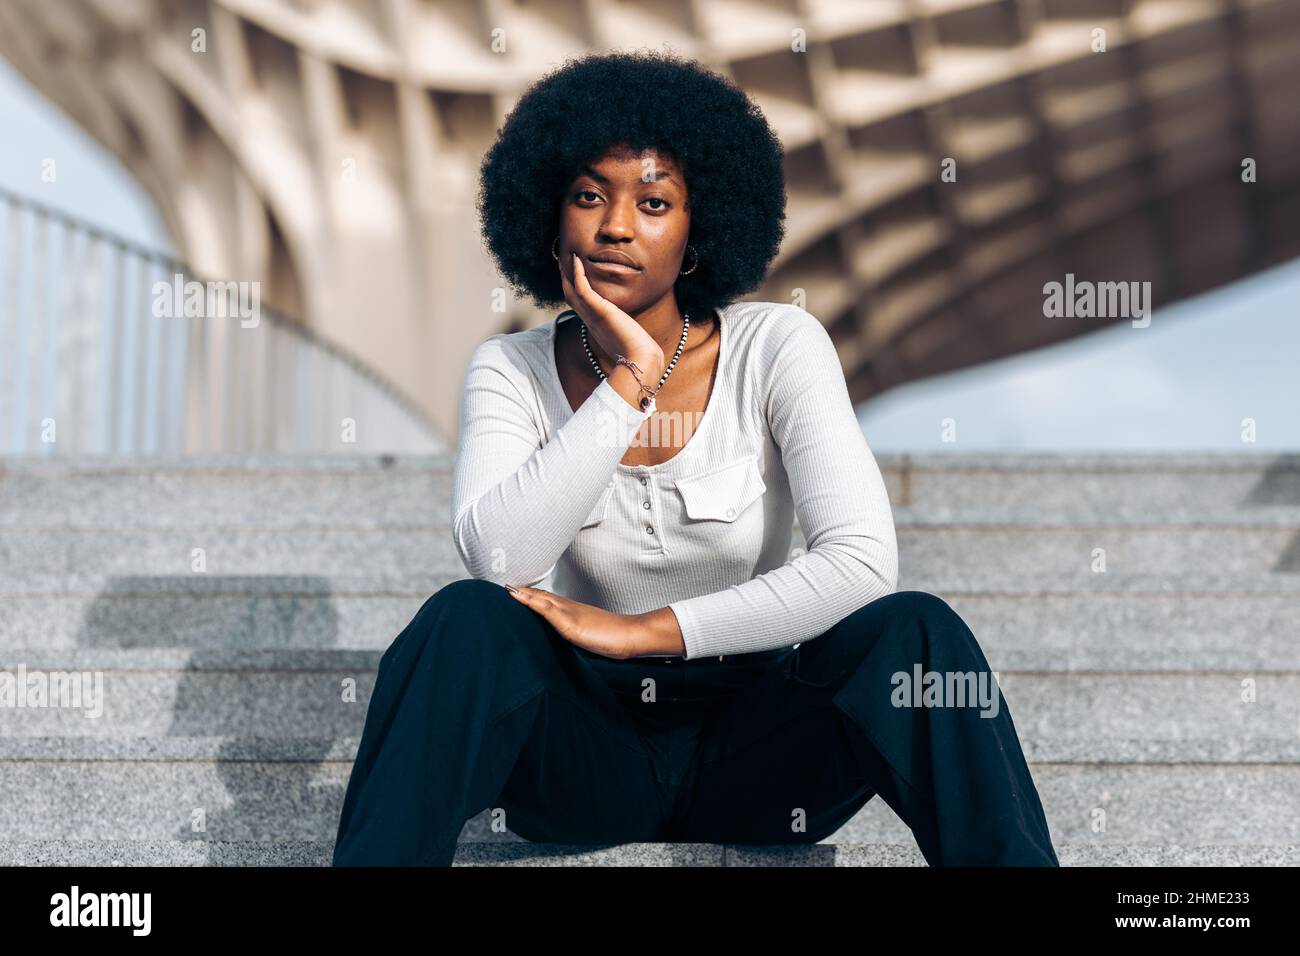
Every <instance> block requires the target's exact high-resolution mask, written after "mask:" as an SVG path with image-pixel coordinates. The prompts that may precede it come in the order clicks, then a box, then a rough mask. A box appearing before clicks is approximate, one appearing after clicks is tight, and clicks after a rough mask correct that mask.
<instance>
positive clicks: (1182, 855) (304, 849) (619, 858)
mask: <svg viewBox="0 0 1300 956" xmlns="http://www.w3.org/2000/svg"><path fill="white" fill-rule="evenodd" d="M333 852H334V847H333V843H325V842H319V841H302V842H296V843H264V842H224V841H205V840H160V841H133V840H121V841H117V840H68V841H60V840H29V841H24V840H9V841H0V866H330V865H331V861H332V858H333ZM1056 855H1057V858H1058V859H1059V860H1060V862H1061V865H1062V866H1159V867H1165V866H1300V845H1292V846H1267V845H1265V846H1254V845H1235V844H1223V843H1220V844H1206V845H1192V846H1151V845H1142V844H1136V845H1124V844H1118V845H1114V846H1107V845H1101V844H1088V843H1065V844H1057V845H1056ZM452 865H453V866H801V867H802V866H857V867H893V866H925V865H926V863H925V858H924V857H922V856H921V853H920V851H919V850H917V848H916V845H915V844H914V843H910V844H908V843H892V844H846V843H837V842H824V843H815V844H812V845H811V846H782V847H777V846H772V847H754V846H723V845H719V844H703V843H668V844H665V843H626V844H622V845H620V846H615V847H574V846H565V845H559V844H553V843H525V844H504V843H461V844H459V845H458V846H457V848H456V856H455V859H454V861H453V864H452Z"/></svg>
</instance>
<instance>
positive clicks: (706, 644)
mask: <svg viewBox="0 0 1300 956" xmlns="http://www.w3.org/2000/svg"><path fill="white" fill-rule="evenodd" d="M786 314H789V315H792V316H794V317H795V318H794V320H793V321H791V322H790V325H791V326H792V329H791V331H790V333H789V335H788V336H786V337H784V338H783V340H782V341H781V343H780V345H779V350H778V351H777V353H776V355H775V357H774V359H773V360H772V361H773V366H774V367H773V370H772V374H771V376H770V378H769V380H768V381H769V382H770V387H769V388H768V390H767V394H766V396H765V399H766V408H765V412H766V416H767V422H768V427H769V428H770V430H771V433H772V437H773V440H774V441H775V442H776V444H777V446H778V447H779V448H780V449H781V460H782V463H783V464H784V467H785V470H786V473H787V475H788V476H789V479H790V490H791V495H792V497H793V499H794V508H795V512H796V514H797V515H798V518H799V526H800V528H802V529H803V531H804V535H805V537H806V539H807V544H808V550H807V551H806V552H804V553H803V554H801V555H799V556H798V557H795V558H793V559H791V560H790V561H788V562H786V563H785V564H783V565H782V566H780V567H778V568H773V569H772V570H770V571H767V572H765V573H763V574H760V575H758V576H756V577H754V578H752V579H750V580H748V581H746V582H744V583H742V584H737V585H733V586H732V587H729V588H726V589H725V590H721V591H715V592H712V593H709V594H703V595H699V596H697V597H693V598H687V599H685V600H681V601H675V602H672V603H670V604H669V605H668V606H669V607H670V608H671V609H672V611H673V613H674V614H675V615H676V617H677V622H678V625H679V627H680V628H681V631H682V637H683V640H684V642H685V646H686V654H685V657H686V659H687V660H691V659H694V658H697V657H707V656H712V655H720V654H739V653H745V652H751V651H760V650H769V649H772V648H777V647H785V646H788V645H791V644H796V643H800V642H802V641H805V640H807V639H809V638H813V637H816V636H818V635H820V634H823V633H825V632H826V631H828V630H830V628H831V627H833V626H834V625H835V624H836V623H837V622H838V621H840V620H841V619H842V618H844V617H847V616H848V615H849V614H850V613H852V612H853V611H855V610H856V609H857V608H859V607H861V606H862V605H864V604H867V603H868V602H870V601H873V600H875V599H876V598H878V597H881V596H883V595H886V594H889V593H891V592H893V591H894V590H896V589H897V583H898V544H897V540H896V535H895V530H894V519H893V512H892V510H891V508H890V504H889V495H888V492H887V491H886V488H885V482H884V479H883V477H882V476H881V474H880V468H879V466H878V465H877V464H876V460H875V457H874V456H873V455H872V453H871V450H870V448H869V447H868V446H867V441H866V438H865V437H864V436H863V434H862V428H861V426H860V425H859V424H858V420H857V416H856V414H855V413H854V410H853V404H852V402H851V401H850V399H849V394H848V387H847V385H846V384H845V381H844V372H843V369H842V368H841V366H840V362H839V356H838V355H837V353H836V350H835V344H834V342H832V341H831V338H830V335H829V334H828V333H827V332H826V329H825V328H824V327H823V326H822V324H821V323H820V322H819V321H818V320H817V319H816V318H815V317H813V316H812V315H810V314H808V313H807V312H803V311H802V310H799V311H797V312H794V311H792V312H788V313H786Z"/></svg>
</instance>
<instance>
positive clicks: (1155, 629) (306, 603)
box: [0, 568, 1300, 671]
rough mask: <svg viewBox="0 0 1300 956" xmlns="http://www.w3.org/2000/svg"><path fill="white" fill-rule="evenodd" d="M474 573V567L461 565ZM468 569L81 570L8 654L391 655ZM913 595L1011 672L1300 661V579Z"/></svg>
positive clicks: (909, 580)
mask: <svg viewBox="0 0 1300 956" xmlns="http://www.w3.org/2000/svg"><path fill="white" fill-rule="evenodd" d="M462 574H463V572H462ZM455 579H456V578H449V577H445V576H444V577H437V576H434V575H429V574H424V573H406V574H402V575H388V576H378V577H369V576H368V577H357V576H331V577H302V576H285V577H269V576H265V577H259V576H252V577H235V576H232V577H223V576H205V575H187V576H177V577H139V578H121V579H115V580H114V581H113V582H112V584H111V585H110V589H109V590H107V591H105V592H103V593H100V592H98V591H96V590H94V589H93V587H91V588H89V589H87V588H88V582H85V581H82V580H78V579H77V576H76V575H70V576H69V577H68V581H67V591H66V592H63V591H61V590H60V591H46V592H30V593H23V594H14V593H8V594H0V609H2V610H3V613H0V648H3V649H4V656H6V657H7V658H9V659H11V660H12V659H20V657H19V655H20V654H25V653H28V652H35V651H40V652H46V651H60V652H64V653H68V652H71V651H73V650H74V649H77V648H83V647H84V648H95V649H98V650H106V651H107V650H124V649H133V648H137V649H144V648H154V649H170V650H175V651H182V650H183V651H185V652H193V653H196V654H209V653H213V652H217V651H221V650H224V649H230V650H250V651H251V650H254V649H276V648H278V649H293V648H296V649H310V648H335V647H340V648H342V649H350V650H369V651H379V652H382V651H383V650H384V649H385V648H387V647H388V646H389V645H390V644H391V643H392V641H393V639H394V638H395V637H396V636H397V635H398V634H399V633H401V631H402V630H403V629H404V628H405V627H406V626H407V624H409V623H410V621H411V619H412V618H413V617H414V616H415V614H416V613H417V612H418V611H419V609H420V608H421V607H422V606H423V604H424V602H425V601H426V600H428V598H429V597H430V596H431V595H433V594H434V593H436V592H437V591H438V590H440V589H441V588H442V587H443V586H444V585H446V584H449V583H450V582H451V580H455ZM899 584H900V588H901V589H902V590H909V589H910V590H925V591H931V592H932V593H935V594H938V595H940V596H941V597H943V598H945V599H946V600H947V601H948V602H949V603H950V604H951V605H952V607H953V608H954V609H955V610H956V611H957V612H958V613H959V614H960V615H961V616H962V618H963V619H964V620H965V621H966V622H967V624H968V625H969V626H970V628H971V630H972V631H973V632H974V634H975V635H976V637H977V638H978V639H979V641H980V644H981V646H982V647H983V648H984V650H985V653H986V654H987V655H988V657H989V660H990V661H991V662H995V665H996V666H997V667H999V668H1001V669H1007V670H1051V669H1058V668H1065V669H1071V670H1075V669H1092V670H1130V671H1139V670H1151V669H1154V670H1184V671H1186V670H1193V671H1194V670H1201V669H1208V670H1216V671H1226V670H1240V669H1264V670H1300V642H1297V641H1296V640H1295V621H1296V620H1300V575H1284V574H1274V575H1268V576H1262V575H1255V576H1235V577H1233V576H1229V577H1222V576H1210V575H1199V576H1195V577H1192V576H1188V575H1181V576H1178V577H1169V576H1123V575H1116V574H1089V575H1076V576H1072V577H1070V578H1069V579H1064V578H1062V577H1061V576H1060V575H1057V576H1053V577H1049V578H1047V579H1033V578H1021V579H1019V580H1016V581H1013V582H1011V583H1010V585H1009V586H1007V585H1006V584H1005V582H1004V583H1003V585H1001V586H994V585H993V584H992V583H991V582H988V581H980V580H977V579H976V575H975V574H973V573H972V574H970V575H967V576H965V578H964V579H960V580H959V579H956V578H954V577H946V578H935V579H932V580H927V579H925V578H924V577H923V576H922V575H920V574H918V573H916V572H912V571H909V570H908V569H906V568H905V569H904V573H903V575H902V576H901V579H900V582H899Z"/></svg>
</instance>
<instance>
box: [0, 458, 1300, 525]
mask: <svg viewBox="0 0 1300 956" xmlns="http://www.w3.org/2000/svg"><path fill="white" fill-rule="evenodd" d="M453 461H454V457H453V456H451V455H449V454H445V453H443V454H437V455H399V456H389V455H356V456H342V455H340V456H300V457H294V456H251V457H238V456H233V457H232V456H212V457H198V458H193V459H169V460H154V461H149V462H140V461H138V460H137V461H130V460H124V459H115V458H96V457H84V458H82V457H74V458H68V459H60V460H44V459H39V458H29V459H20V458H10V459H6V460H5V461H4V462H3V463H0V526H16V527H58V526H78V527H98V528H113V527H116V526H118V525H120V524H121V523H122V517H123V515H130V516H131V520H132V524H133V525H134V526H136V527H159V528H161V527H170V526H185V525H190V524H193V523H194V516H195V515H196V514H200V515H203V517H204V522H205V523H209V524H218V525H221V526H238V525H242V526H249V527H257V526H270V527H295V526H302V525H311V526H329V525H333V524H338V523H339V522H338V516H340V515H346V516H347V523H348V524H349V525H353V526H358V525H387V526H401V525H403V524H407V523H415V524H423V523H428V522H430V521H437V522H442V521H444V520H446V519H447V518H448V515H447V509H448V504H449V502H450V498H451V475H452V464H453ZM876 461H877V463H878V464H879V466H880V468H881V473H882V475H883V476H884V478H885V483H886V487H887V489H888V491H889V495H890V500H891V502H893V503H894V507H895V508H896V509H898V510H899V511H900V512H906V511H912V512H916V513H918V514H924V515H926V516H928V517H929V518H930V519H932V520H938V521H958V520H961V519H962V516H963V515H965V514H968V513H971V512H978V513H981V514H983V515H984V516H985V518H987V519H996V520H1003V521H1016V520H1020V519H1022V518H1023V517H1024V516H1025V515H1027V514H1032V515H1051V516H1052V520H1057V521H1064V522H1074V521H1080V520H1082V521H1089V520H1102V521H1109V522H1114V523H1126V522H1135V523H1139V524H1141V523H1145V522H1149V521H1151V520H1153V519H1154V518H1155V517H1156V516H1159V517H1160V518H1161V519H1163V520H1169V521H1188V522H1198V523H1216V522H1218V521H1221V520H1227V521H1231V520H1235V519H1236V517H1237V516H1256V517H1259V516H1263V515H1266V514H1268V513H1276V514H1277V515H1280V516H1284V520H1287V521H1291V522H1295V521H1296V520H1297V517H1296V516H1297V514H1298V513H1300V455H1295V454H1276V453H1271V452H1251V451H1242V452H1224V453H1205V454H1201V453H1190V454H1130V453H1123V452H1119V453H1101V454H1059V453H1044V454H967V453H958V452H954V453H952V454H941V453H939V454H924V455H896V454H880V455H877V456H876Z"/></svg>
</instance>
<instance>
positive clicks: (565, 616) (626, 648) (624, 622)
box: [511, 585, 640, 660]
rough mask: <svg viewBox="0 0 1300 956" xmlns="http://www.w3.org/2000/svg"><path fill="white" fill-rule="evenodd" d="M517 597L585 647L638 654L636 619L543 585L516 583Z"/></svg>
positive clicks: (610, 654)
mask: <svg viewBox="0 0 1300 956" xmlns="http://www.w3.org/2000/svg"><path fill="white" fill-rule="evenodd" d="M511 593H512V594H514V597H515V600H516V601H518V602H519V603H521V604H526V605H528V606H529V607H530V608H532V609H533V610H534V611H536V612H537V613H538V614H540V615H541V616H542V617H544V618H546V620H547V621H548V622H550V624H551V626H552V627H554V628H555V629H556V630H557V631H559V632H560V636H561V637H563V638H564V639H565V640H567V641H569V642H570V643H572V644H576V645H578V646H579V647H581V648H583V649H584V650H588V651H591V652H593V653H595V654H600V655H602V656H604V657H612V658H614V659H616V660H624V659H626V658H629V657H635V656H637V654H638V652H639V650H638V648H637V636H638V634H640V630H639V629H638V627H637V625H636V622H635V621H634V619H633V618H632V617H629V616H628V615H625V614H615V613H613V612H612V611H606V610H603V609H602V608H598V607H593V606H592V605H590V604H582V603H581V602H579V601H574V600H571V599H569V598H566V597H562V596H561V595H559V594H553V593H552V592H550V591H544V590H542V589H541V588H529V587H520V586H518V585H515V586H514V590H513V591H511Z"/></svg>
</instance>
